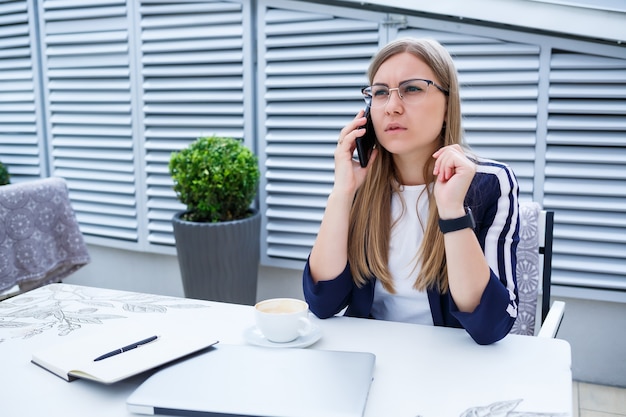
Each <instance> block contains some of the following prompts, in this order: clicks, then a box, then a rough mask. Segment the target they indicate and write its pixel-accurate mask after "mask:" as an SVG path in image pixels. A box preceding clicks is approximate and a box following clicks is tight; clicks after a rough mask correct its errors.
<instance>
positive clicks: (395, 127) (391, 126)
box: [385, 123, 404, 132]
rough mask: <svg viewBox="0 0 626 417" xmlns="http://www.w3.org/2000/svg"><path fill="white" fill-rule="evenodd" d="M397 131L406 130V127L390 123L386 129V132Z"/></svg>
mask: <svg viewBox="0 0 626 417" xmlns="http://www.w3.org/2000/svg"><path fill="white" fill-rule="evenodd" d="M397 130H404V127H403V126H402V125H399V124H397V123H390V124H388V125H387V126H386V127H385V132H394V131H397Z"/></svg>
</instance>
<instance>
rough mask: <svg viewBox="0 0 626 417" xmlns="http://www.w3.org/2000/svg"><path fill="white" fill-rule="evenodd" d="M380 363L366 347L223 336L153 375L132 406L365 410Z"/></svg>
mask: <svg viewBox="0 0 626 417" xmlns="http://www.w3.org/2000/svg"><path fill="white" fill-rule="evenodd" d="M374 363H375V356H374V354H372V353H367V352H338V351H325V350H314V349H273V348H262V347H255V346H238V345H225V344H218V345H216V346H215V347H213V348H211V349H210V350H209V351H208V352H206V353H203V354H201V355H198V356H195V357H193V358H191V359H189V360H186V361H183V362H180V363H177V364H175V365H173V366H170V367H168V368H165V369H163V370H160V371H159V372H157V373H155V374H154V375H152V376H151V377H150V378H148V379H147V380H146V381H145V382H144V383H143V384H142V385H141V386H139V388H137V390H135V392H134V393H133V394H132V395H131V396H130V397H129V398H128V400H127V406H128V409H129V411H131V412H134V413H139V414H168V415H179V416H195V417H200V416H206V417H209V416H220V417H226V416H250V417H253V416H263V417H321V416H324V417H339V416H341V417H361V416H362V415H363V412H364V410H365V404H366V402H367V396H368V393H369V388H370V385H371V382H372V377H373V372H374Z"/></svg>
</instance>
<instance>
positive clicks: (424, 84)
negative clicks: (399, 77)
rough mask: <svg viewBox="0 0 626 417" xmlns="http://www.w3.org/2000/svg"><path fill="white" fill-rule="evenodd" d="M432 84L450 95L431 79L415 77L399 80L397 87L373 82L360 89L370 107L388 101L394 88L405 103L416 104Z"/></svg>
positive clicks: (379, 105) (381, 104)
mask: <svg viewBox="0 0 626 417" xmlns="http://www.w3.org/2000/svg"><path fill="white" fill-rule="evenodd" d="M430 85H434V86H435V87H436V88H437V89H438V90H439V91H441V92H442V93H443V94H445V95H446V96H448V95H450V92H449V91H448V90H446V89H445V88H443V87H442V86H440V85H437V84H435V83H434V82H433V81H431V80H422V79H419V78H415V79H413V80H406V81H403V82H401V83H400V84H399V85H398V87H397V88H389V87H387V86H386V85H383V84H374V85H371V86H369V87H364V88H362V89H361V92H362V93H363V98H364V99H365V102H366V103H369V104H370V106H371V107H382V106H384V105H386V104H387V103H388V102H389V97H391V92H392V91H394V90H396V91H397V92H398V95H399V96H400V99H401V100H403V101H404V102H405V103H407V104H416V103H419V102H420V101H422V99H424V97H426V93H428V87H429V86H430Z"/></svg>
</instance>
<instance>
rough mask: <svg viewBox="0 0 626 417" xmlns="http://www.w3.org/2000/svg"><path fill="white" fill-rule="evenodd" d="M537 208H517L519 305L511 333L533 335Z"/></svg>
mask: <svg viewBox="0 0 626 417" xmlns="http://www.w3.org/2000/svg"><path fill="white" fill-rule="evenodd" d="M540 212H541V206H540V205H539V204H538V203H536V202H523V203H520V205H519V216H520V228H519V238H520V240H519V244H518V246H517V269H516V271H517V289H518V292H519V304H518V311H517V320H516V321H515V324H514V325H513V328H512V329H511V333H514V334H523V335H529V336H533V335H534V334H535V324H536V323H535V316H536V314H537V296H538V293H539V286H540V280H541V271H542V269H541V264H540V258H539V235H538V233H539V214H540Z"/></svg>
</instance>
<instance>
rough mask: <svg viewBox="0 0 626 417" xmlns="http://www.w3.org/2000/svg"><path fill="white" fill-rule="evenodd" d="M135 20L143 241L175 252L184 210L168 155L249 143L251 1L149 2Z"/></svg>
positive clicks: (144, 4)
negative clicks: (209, 144)
mask: <svg viewBox="0 0 626 417" xmlns="http://www.w3.org/2000/svg"><path fill="white" fill-rule="evenodd" d="M244 6H245V7H244ZM139 15H140V20H141V24H140V34H139V35H138V36H139V39H140V50H141V62H140V65H141V79H142V81H141V88H142V93H143V94H142V103H141V114H142V118H143V126H142V127H143V131H142V135H143V137H144V147H145V149H144V155H145V172H146V174H145V175H146V193H147V214H148V220H147V222H148V241H149V242H150V243H151V244H163V245H173V244H174V237H173V235H172V224H171V220H172V217H173V215H174V214H175V213H176V212H177V211H179V210H183V209H184V208H185V207H184V206H183V205H182V204H181V203H179V202H178V200H177V199H176V196H175V193H174V191H173V190H172V186H173V182H172V179H171V177H170V175H169V170H168V163H169V159H170V155H171V153H172V152H173V151H178V150H180V149H182V148H184V147H185V146H187V145H188V144H189V143H190V142H192V141H193V140H195V139H196V138H198V137H200V136H211V135H214V134H215V135H218V136H230V137H235V138H243V139H244V140H245V143H246V144H247V145H248V146H250V147H251V148H252V146H253V144H254V142H255V140H254V138H253V137H252V121H253V120H254V113H253V111H252V108H253V107H252V106H253V104H254V103H253V98H254V93H253V91H252V66H251V65H252V59H253V56H252V50H253V49H252V46H251V44H252V37H251V33H250V32H249V31H248V32H247V33H244V27H246V25H248V27H249V26H250V22H249V19H250V10H249V2H247V1H243V2H232V1H222V2H219V1H154V0H148V1H141V7H140V9H139Z"/></svg>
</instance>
